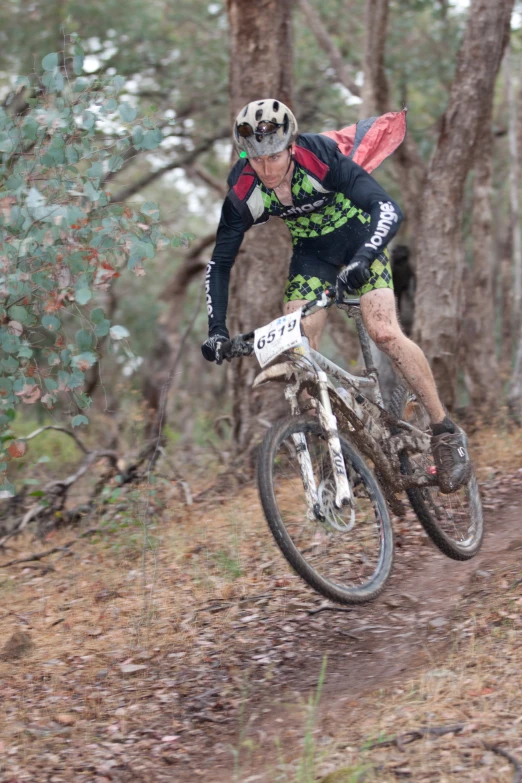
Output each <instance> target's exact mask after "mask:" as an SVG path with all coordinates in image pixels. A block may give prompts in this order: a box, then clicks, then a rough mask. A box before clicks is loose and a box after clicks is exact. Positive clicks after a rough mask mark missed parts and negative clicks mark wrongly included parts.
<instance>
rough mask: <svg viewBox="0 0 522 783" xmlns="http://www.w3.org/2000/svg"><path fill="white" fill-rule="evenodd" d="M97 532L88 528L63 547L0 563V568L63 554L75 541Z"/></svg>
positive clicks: (96, 529)
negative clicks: (58, 553) (57, 553)
mask: <svg viewBox="0 0 522 783" xmlns="http://www.w3.org/2000/svg"><path fill="white" fill-rule="evenodd" d="M98 531H99V528H97V527H96V528H93V527H91V528H89V529H88V530H86V531H85V532H84V533H82V534H81V535H79V536H77V537H76V538H73V539H72V541H68V542H67V544H64V545H63V546H55V547H53V548H52V549H47V550H46V551H45V552H36V553H35V554H33V555H29V556H28V557H20V558H18V560H9V561H8V562H7V563H2V565H0V568H7V566H12V565H19V564H20V563H32V562H34V561H35V560H42V559H43V558H44V557H49V555H54V554H55V553H56V552H65V551H67V550H68V549H69V547H71V546H73V545H74V544H76V542H77V541H80V540H81V539H82V538H87V536H92V535H94V533H97V532H98Z"/></svg>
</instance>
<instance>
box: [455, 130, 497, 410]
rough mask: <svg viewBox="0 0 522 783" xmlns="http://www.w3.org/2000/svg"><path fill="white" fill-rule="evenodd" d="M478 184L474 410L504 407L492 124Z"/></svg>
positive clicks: (471, 331) (470, 326) (468, 358)
mask: <svg viewBox="0 0 522 783" xmlns="http://www.w3.org/2000/svg"><path fill="white" fill-rule="evenodd" d="M475 159H476V164H475V170H474V180H473V223H472V232H473V265H472V266H468V267H466V268H465V270H464V283H465V285H464V290H465V307H464V319H463V324H462V354H461V356H462V363H463V365H464V375H465V381H466V387H467V389H468V393H469V395H470V399H471V404H472V405H473V408H475V409H479V408H482V409H483V410H484V411H487V412H488V413H489V414H490V413H493V412H494V411H495V409H496V408H497V406H498V401H499V396H500V378H499V375H498V362H497V357H496V353H495V291H494V285H493V284H494V279H495V276H496V268H495V266H496V265H495V260H496V259H495V255H496V254H495V248H494V241H493V218H492V208H491V205H492V195H493V133H492V127H491V118H490V119H489V122H487V123H485V124H484V126H483V127H482V132H481V134H480V137H479V139H478V140H477V146H476V154H475Z"/></svg>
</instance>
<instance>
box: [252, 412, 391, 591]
mask: <svg viewBox="0 0 522 783" xmlns="http://www.w3.org/2000/svg"><path fill="white" fill-rule="evenodd" d="M296 436H297V437H296ZM302 436H304V439H305V441H306V447H307V449H308V453H309V455H310V462H311V467H312V470H313V474H314V480H315V486H316V491H317V503H316V505H315V507H314V509H313V510H311V509H310V508H309V507H308V504H307V500H306V493H305V488H304V486H303V479H302V472H301V469H300V467H299V461H298V456H297V450H298V448H302V446H303V437H302ZM340 441H341V448H342V453H343V457H344V461H345V465H346V472H347V475H348V480H349V483H350V488H351V490H352V494H353V504H352V507H349V506H347V507H344V508H342V509H337V508H336V507H335V504H334V498H335V480H334V474H333V471H332V464H331V460H330V455H329V452H328V444H327V441H326V437H325V435H324V432H323V430H322V428H321V425H320V423H319V421H318V419H317V418H316V417H314V416H290V417H288V418H286V419H283V420H282V421H280V422H279V423H277V424H275V425H274V426H273V427H272V428H271V429H270V430H269V431H268V432H267V434H266V436H265V439H264V441H263V445H262V447H261V450H260V453H259V459H258V464H257V479H258V488H259V494H260V497H261V504H262V506H263V510H264V513H265V517H266V519H267V522H268V525H269V527H270V530H271V531H272V534H273V536H274V538H275V540H276V543H277V545H278V546H279V548H280V549H281V552H282V553H283V555H284V556H285V558H286V559H287V561H288V562H289V563H290V565H291V566H292V568H293V569H294V570H295V571H296V572H297V573H298V574H299V576H300V577H302V579H304V580H305V582H307V583H308V584H309V585H310V587H312V588H313V589H314V590H316V591H317V592H318V593H321V595H324V596H325V597H326V598H329V599H330V600H331V601H336V602H337V603H341V604H361V603H365V602H366V601H371V600H373V599H374V598H376V597H377V596H378V595H379V594H380V593H381V592H382V590H383V589H384V586H385V584H386V581H387V579H388V577H389V576H390V573H391V569H392V563H393V531H392V527H391V523H390V518H389V516H388V509H387V506H386V501H385V499H384V497H383V495H382V492H381V489H380V487H379V485H378V483H377V481H376V479H375V477H374V476H373V474H372V473H371V471H370V470H369V468H368V467H367V466H366V464H365V463H364V461H363V459H362V458H361V456H360V455H359V454H358V452H357V451H356V450H355V448H354V447H353V446H352V445H351V444H350V443H349V442H348V441H347V440H345V439H344V438H342V437H341V438H340Z"/></svg>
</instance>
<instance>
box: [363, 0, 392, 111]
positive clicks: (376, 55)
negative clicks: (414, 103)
mask: <svg viewBox="0 0 522 783" xmlns="http://www.w3.org/2000/svg"><path fill="white" fill-rule="evenodd" d="M388 8H389V0H366V36H365V39H364V82H363V88H362V95H361V97H362V101H363V102H362V105H361V118H364V117H373V116H374V115H376V114H383V113H384V112H386V111H388V106H389V103H390V91H389V87H388V79H387V78H386V71H385V69H384V52H385V49H386V32H387V29H388Z"/></svg>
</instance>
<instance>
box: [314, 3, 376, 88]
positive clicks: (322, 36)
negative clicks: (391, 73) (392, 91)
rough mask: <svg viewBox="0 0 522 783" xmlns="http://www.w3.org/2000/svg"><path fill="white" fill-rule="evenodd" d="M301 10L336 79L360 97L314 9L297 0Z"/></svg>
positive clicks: (338, 51) (340, 55)
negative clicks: (327, 58) (328, 60)
mask: <svg viewBox="0 0 522 783" xmlns="http://www.w3.org/2000/svg"><path fill="white" fill-rule="evenodd" d="M299 5H300V6H301V10H302V12H303V13H304V15H305V17H306V21H307V23H308V27H309V28H310V30H311V31H312V32H313V34H314V35H315V37H316V39H317V43H318V44H319V46H320V47H321V49H322V50H323V51H324V52H326V54H327V55H328V56H329V58H330V63H331V65H332V68H333V69H334V71H335V75H336V76H337V79H338V80H339V81H340V82H341V84H343V85H344V86H345V87H346V88H347V89H348V90H350V92H351V93H352V95H356V96H357V97H358V98H360V97H361V88H360V87H359V86H358V85H357V84H356V83H355V82H354V80H353V79H352V77H351V76H350V74H349V72H348V69H347V68H346V66H345V64H344V62H343V56H342V54H341V52H340V50H339V48H338V47H337V46H336V44H335V42H334V41H333V39H332V37H331V36H330V34H329V33H328V30H327V29H326V27H325V26H324V24H323V21H322V19H321V17H320V16H319V14H318V13H317V11H316V10H315V8H314V7H313V6H312V5H311V4H310V3H309V2H308V0H299Z"/></svg>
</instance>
